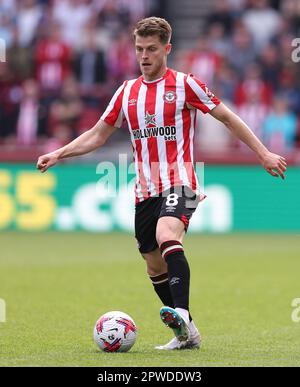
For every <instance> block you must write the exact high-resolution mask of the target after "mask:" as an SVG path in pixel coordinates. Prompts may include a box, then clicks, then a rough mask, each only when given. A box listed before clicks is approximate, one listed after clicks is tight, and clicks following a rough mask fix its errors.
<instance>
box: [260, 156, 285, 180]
mask: <svg viewBox="0 0 300 387" xmlns="http://www.w3.org/2000/svg"><path fill="white" fill-rule="evenodd" d="M261 163H262V166H263V167H264V169H265V170H266V171H267V172H268V173H269V174H270V175H272V176H275V177H278V176H280V177H281V178H282V179H284V173H285V171H286V167H287V163H286V160H285V158H284V157H282V156H280V155H277V154H276V153H272V152H268V153H267V154H266V155H264V156H263V157H262V159H261Z"/></svg>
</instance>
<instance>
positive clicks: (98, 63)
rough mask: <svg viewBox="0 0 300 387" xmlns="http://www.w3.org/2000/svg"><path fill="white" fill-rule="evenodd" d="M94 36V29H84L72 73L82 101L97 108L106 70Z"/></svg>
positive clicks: (103, 57)
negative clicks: (77, 83) (77, 84)
mask: <svg viewBox="0 0 300 387" xmlns="http://www.w3.org/2000/svg"><path fill="white" fill-rule="evenodd" d="M96 36H97V33H96V30H95V29H94V28H90V27H88V28H86V29H85V33H84V37H83V39H82V45H81V48H80V51H78V52H77V53H76V55H75V58H74V72H75V75H76V78H77V81H78V82H79V86H80V94H81V96H82V97H83V98H84V101H85V102H86V103H87V104H92V105H94V106H96V105H98V106H99V101H98V99H99V98H100V97H101V96H102V95H103V92H104V86H105V83H106V81H107V68H106V59H105V54H104V51H102V50H100V49H99V48H98V45H97V38H96Z"/></svg>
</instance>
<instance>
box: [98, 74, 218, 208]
mask: <svg viewBox="0 0 300 387" xmlns="http://www.w3.org/2000/svg"><path fill="white" fill-rule="evenodd" d="M219 103H220V101H219V100H218V99H217V98H216V97H215V96H214V95H213V94H212V93H211V92H210V91H209V90H208V88H207V87H206V86H205V85H204V84H203V83H201V82H200V81H199V80H198V79H196V78H195V77H193V75H191V74H189V75H187V74H184V73H181V72H178V71H174V70H171V69H167V71H166V73H165V75H164V76H163V77H162V78H160V79H158V80H156V81H152V82H147V81H145V80H144V78H143V77H142V76H140V77H139V78H137V79H133V80H129V81H125V82H124V83H123V84H122V86H120V87H119V89H118V90H117V91H116V93H115V94H114V96H113V98H112V99H111V101H110V103H109V105H108V107H107V109H106V110H105V112H104V114H103V115H102V117H101V119H102V120H104V121H105V122H107V123H108V124H109V125H112V126H115V127H118V128H119V127H120V126H121V124H122V122H123V120H124V119H126V121H127V123H128V128H129V131H130V136H131V142H132V148H133V157H134V163H135V171H136V186H135V193H136V201H137V202H141V201H143V200H145V199H147V198H148V197H150V196H155V195H157V194H159V193H161V192H163V191H165V190H167V189H169V188H170V187H174V186H188V187H190V188H191V189H192V190H193V191H194V192H196V193H197V194H200V189H199V183H198V180H197V176H196V173H195V169H194V164H193V143H194V132H195V121H196V109H199V110H201V111H202V112H203V113H207V112H209V111H211V110H212V109H213V108H214V107H216V106H217V105H218V104H219Z"/></svg>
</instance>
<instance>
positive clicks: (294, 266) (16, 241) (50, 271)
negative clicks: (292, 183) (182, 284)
mask: <svg viewBox="0 0 300 387" xmlns="http://www.w3.org/2000/svg"><path fill="white" fill-rule="evenodd" d="M185 251H186V255H187V257H188V260H189V263H190V268H191V314H192V315H193V317H194V320H195V322H196V323H197V325H198V326H199V329H200V330H201V333H202V336H203V344H202V347H201V349H200V350H186V351H172V352H171V353H170V352H169V351H166V352H165V351H158V350H155V349H154V346H155V345H157V344H165V343H166V342H167V341H169V340H170V338H171V337H172V335H171V333H172V332H171V331H170V330H169V329H168V328H167V327H165V326H164V325H163V324H162V323H161V321H160V318H159V308H160V306H161V305H160V302H159V300H158V298H157V296H156V294H155V293H154V291H153V289H152V285H151V283H150V281H149V279H148V278H147V275H146V271H145V264H144V262H143V259H142V258H140V256H139V254H138V252H137V250H136V245H135V240H134V238H133V237H132V236H131V235H122V234H117V233H116V234H108V235H103V234H102V235H101V234H100V235H98V234H87V233H70V234H69V233H66V234H63V233H13V232H11V233H6V232H4V233H2V234H1V235H0V298H1V299H3V300H5V303H6V322H2V323H0V366H99V367H102V366H124V367H126V366H299V365H300V351H299V348H300V322H293V321H292V318H291V316H292V312H293V308H292V305H291V303H292V300H293V299H295V298H299V297H300V281H299V273H300V238H299V235H296V234H294V235H288V234H273V235H270V234H269V235H268V234H266V235H263V234H261V235H260V234H235V235H233V234H231V235H198V236H196V235H188V236H187V237H186V240H185ZM110 310H121V311H124V312H126V313H128V314H130V315H131V316H132V317H133V318H134V320H135V322H136V324H137V326H138V338H137V341H136V343H135V345H134V347H133V348H132V349H131V350H130V351H129V352H128V353H124V354H122V353H112V354H107V353H102V352H100V351H99V350H98V349H97V348H96V346H95V344H94V342H93V339H92V332H93V327H94V323H95V321H96V320H97V318H98V317H99V316H100V315H101V314H103V313H105V312H107V311H110ZM298 315H300V313H299V314H298Z"/></svg>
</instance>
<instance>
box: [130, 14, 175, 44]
mask: <svg viewBox="0 0 300 387" xmlns="http://www.w3.org/2000/svg"><path fill="white" fill-rule="evenodd" d="M137 35H138V36H142V37H147V36H153V35H157V36H158V37H159V39H160V41H161V43H163V44H167V43H170V40H171V35H172V28H171V26H170V24H169V23H168V22H167V21H166V20H165V19H162V18H160V17H156V16H151V17H147V18H145V19H142V20H140V21H138V22H137V23H136V25H135V28H134V31H133V36H134V39H136V36H137Z"/></svg>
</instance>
